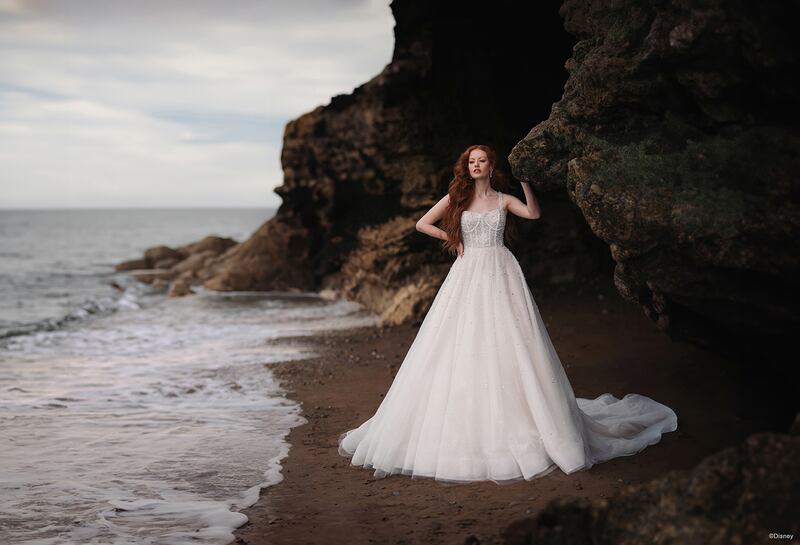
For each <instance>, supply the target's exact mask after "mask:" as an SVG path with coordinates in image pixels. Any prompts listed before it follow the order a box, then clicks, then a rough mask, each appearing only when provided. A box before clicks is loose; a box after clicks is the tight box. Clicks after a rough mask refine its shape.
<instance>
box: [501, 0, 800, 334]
mask: <svg viewBox="0 0 800 545" xmlns="http://www.w3.org/2000/svg"><path fill="white" fill-rule="evenodd" d="M561 14H562V16H563V17H564V24H565V28H566V29H567V30H568V31H569V32H570V33H571V34H573V35H574V36H575V37H576V38H577V39H578V40H579V41H578V43H577V44H576V46H575V49H574V53H573V55H572V58H571V59H570V60H569V62H568V63H567V69H568V70H569V72H570V77H569V79H568V81H567V82H566V85H565V86H564V95H563V97H562V98H561V100H560V101H558V102H557V103H556V104H554V105H553V109H552V111H551V113H550V116H549V118H548V119H547V120H546V121H544V122H543V123H540V124H538V125H536V126H535V127H533V129H532V130H531V131H530V133H529V134H528V135H527V136H526V137H525V138H524V139H523V140H522V141H521V142H520V143H518V144H517V145H516V146H515V147H514V149H513V151H512V152H511V157H510V161H511V163H512V165H513V169H514V172H515V173H516V174H517V175H521V176H527V177H530V178H531V179H533V180H535V183H536V187H538V188H539V189H540V190H542V191H545V190H550V189H556V190H559V191H563V192H564V193H565V194H566V195H568V196H569V199H570V201H571V202H573V203H574V204H575V205H576V206H577V207H578V208H579V209H580V211H581V214H582V215H583V217H584V218H585V220H586V223H587V224H588V225H589V227H590V228H591V230H592V232H593V233H594V234H596V235H597V236H598V237H600V238H601V239H603V241H605V242H606V244H608V246H609V248H610V250H611V256H612V257H613V259H614V261H615V262H616V266H615V270H614V282H615V285H616V287H617V289H618V290H619V292H620V293H621V294H622V295H623V296H624V297H626V298H628V299H630V300H631V301H635V302H637V303H639V304H640V305H642V307H643V308H644V310H645V312H646V313H647V315H648V316H650V317H651V318H652V319H653V320H654V321H655V323H656V324H658V326H659V327H660V328H662V329H663V330H664V331H667V332H669V333H670V334H671V335H673V336H674V337H675V338H683V339H690V340H692V341H695V342H699V343H703V344H710V345H713V346H715V347H716V348H718V347H725V346H731V345H732V344H737V343H732V341H733V340H735V339H737V338H738V339H743V340H746V342H747V343H748V344H751V345H760V346H767V347H768V346H771V345H774V344H776V343H781V342H785V341H786V340H788V339H790V338H791V337H792V336H793V332H794V331H796V330H797V328H798V325H799V322H800V320H798V298H797V289H796V285H797V278H798V273H800V252H799V251H798V249H800V248H799V247H798V242H799V241H800V208H799V207H798V194H799V193H800V183H798V175H797V173H798V168H800V158H799V157H800V156H799V155H798V151H799V150H800V139H798V97H800V94H799V93H798V87H797V84H796V79H793V77H792V76H791V74H792V73H797V71H798V70H797V69H798V50H797V47H796V41H795V39H794V36H793V33H794V31H793V29H792V26H793V23H792V22H791V21H794V20H795V18H796V16H797V15H798V5H797V4H796V3H795V4H785V3H784V4H778V3H770V2H758V3H752V2H727V1H726V2H723V1H721V0H719V1H710V2H697V1H681V2H640V1H635V0H627V1H613V2H612V1H605V2H602V1H601V2H591V3H587V2H581V1H570V0H568V1H566V2H565V3H564V5H563V6H562V8H561Z"/></svg>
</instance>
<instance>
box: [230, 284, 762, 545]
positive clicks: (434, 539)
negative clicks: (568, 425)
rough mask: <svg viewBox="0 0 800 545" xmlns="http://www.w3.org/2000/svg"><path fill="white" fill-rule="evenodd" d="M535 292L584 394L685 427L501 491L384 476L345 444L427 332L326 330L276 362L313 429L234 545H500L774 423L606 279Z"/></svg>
mask: <svg viewBox="0 0 800 545" xmlns="http://www.w3.org/2000/svg"><path fill="white" fill-rule="evenodd" d="M532 291H533V295H534V298H535V299H536V302H537V304H538V305H539V308H540V309H541V312H542V316H543V318H544V319H545V321H546V325H547V328H548V332H549V334H550V336H551V338H552V340H553V343H554V345H555V347H556V349H557V350H558V352H559V355H560V358H561V361H562V363H563V365H564V367H565V369H566V372H567V375H568V376H569V378H570V381H571V382H572V386H573V389H574V391H575V394H576V396H578V397H587V398H594V397H596V396H598V395H600V394H602V393H605V392H610V393H612V394H614V395H615V396H617V397H622V396H623V395H625V394H626V393H629V392H633V393H639V394H643V395H647V396H649V397H652V398H653V399H655V400H657V401H660V402H663V403H665V404H666V405H668V406H670V407H672V408H673V409H674V410H675V411H676V413H677V414H678V430H677V431H676V432H672V433H668V434H666V435H665V436H664V437H663V438H662V440H661V442H660V443H658V444H656V445H652V446H650V447H648V448H646V449H645V450H644V451H642V452H640V453H639V454H637V455H635V456H629V457H622V458H617V459H614V460H611V461H608V462H605V463H602V464H598V465H596V466H594V467H592V468H590V469H589V470H588V471H583V472H578V473H574V474H572V475H565V474H564V473H562V472H561V471H560V470H559V469H556V470H555V471H553V472H551V473H550V474H548V475H545V476H544V477H541V478H539V479H534V480H532V481H520V482H516V483H514V484H510V485H505V486H499V485H497V484H495V483H492V482H479V483H470V484H463V485H445V484H442V483H438V482H436V481H434V480H431V479H411V478H410V477H407V476H401V475H395V476H392V477H389V478H386V479H375V478H374V477H373V475H372V471H371V470H368V469H363V468H358V467H354V466H351V465H350V462H349V459H347V458H343V457H341V456H340V455H339V454H338V452H337V439H338V437H339V435H340V434H341V433H343V432H344V431H347V430H349V429H352V428H353V427H355V426H357V425H358V424H360V423H361V422H363V421H364V420H366V419H367V418H369V417H370V416H371V415H372V414H373V413H374V411H375V409H376V408H377V407H378V405H379V404H380V401H381V399H382V396H383V395H384V393H385V392H386V390H387V389H388V388H389V386H390V384H391V382H392V379H393V377H394V375H395V373H396V372H397V369H398V367H399V365H400V364H401V363H402V361H403V358H404V356H405V354H406V351H407V350H408V348H409V346H410V345H411V343H412V341H413V340H414V336H415V334H416V332H417V330H418V326H419V324H417V325H415V326H411V325H406V326H398V327H392V328H384V329H379V328H365V329H356V330H346V331H339V332H330V333H326V334H324V335H321V336H319V337H317V338H316V339H315V340H314V342H315V343H316V345H317V349H318V350H319V352H320V354H321V355H320V357H317V358H314V359H311V360H306V361H301V362H286V363H279V364H273V366H272V367H273V369H274V371H275V373H276V375H277V377H278V378H279V379H280V381H281V384H282V386H283V387H284V388H285V389H286V390H287V392H288V395H289V397H291V398H292V399H295V400H297V401H299V402H300V403H301V404H302V408H303V412H302V414H303V416H304V417H305V418H306V419H308V423H307V424H305V425H302V426H299V427H296V428H294V429H293V430H292V431H291V432H290V434H289V436H288V441H289V442H290V443H291V449H290V452H289V456H288V457H287V458H286V459H284V461H283V475H284V480H283V481H282V482H280V483H279V484H277V485H275V486H273V487H270V488H267V489H265V490H263V491H262V495H261V498H260V499H259V501H258V502H257V503H256V504H255V505H254V506H253V507H252V508H250V509H248V510H246V511H245V514H246V515H247V516H248V517H249V520H250V522H248V523H247V524H246V525H244V526H242V527H241V528H240V529H239V530H238V531H237V534H236V535H237V543H240V544H249V545H258V544H273V545H274V544H283V543H287V544H288V543H292V544H301V543H326V544H338V543H350V544H359V543H425V544H434V543H449V544H453V543H464V542H465V540H468V539H469V540H470V541H472V542H473V543H474V539H470V536H474V537H475V538H477V540H479V542H480V543H482V544H487V543H502V542H503V530H504V529H505V528H506V527H507V526H508V525H509V524H510V523H511V522H512V521H514V520H517V519H519V518H522V517H526V516H535V515H536V513H537V512H538V511H539V510H541V509H542V508H543V507H544V506H545V505H546V504H547V503H548V502H550V501H551V500H553V499H555V498H559V497H565V496H577V497H584V498H587V499H589V500H593V499H599V498H608V497H611V496H613V495H614V494H615V493H617V492H618V491H619V490H621V489H622V488H623V487H625V486H626V485H629V484H634V483H640V482H645V481H648V480H651V479H654V478H657V477H660V476H662V475H663V474H664V473H666V472H668V471H670V470H680V469H688V468H690V467H692V466H694V465H695V464H697V463H698V462H699V461H700V460H702V459H703V458H705V457H706V456H708V455H710V454H712V453H714V452H716V451H718V450H720V449H722V448H724V447H727V446H730V445H734V444H736V443H738V442H740V441H741V440H742V439H744V438H745V437H746V436H747V435H749V434H750V433H753V432H755V431H759V430H763V429H767V428H768V427H769V423H768V422H765V421H761V420H758V419H750V418H748V417H746V415H740V414H739V407H741V406H743V404H744V400H743V396H742V394H741V393H740V387H739V386H738V385H739V384H740V379H739V378H737V372H738V371H736V367H735V366H734V365H733V364H732V362H730V361H727V360H725V359H724V358H722V357H720V356H718V355H715V354H713V353H711V352H707V351H704V350H702V349H700V348H698V347H695V346H692V345H689V344H686V343H680V342H673V341H671V340H670V339H669V338H668V337H667V336H666V335H664V334H663V333H661V332H659V331H657V330H656V328H655V326H654V325H653V324H652V323H651V322H650V321H649V320H648V319H647V318H646V317H645V316H644V315H643V313H642V312H641V310H640V309H639V308H638V307H637V306H635V305H632V304H630V303H628V302H626V301H624V300H622V299H621V298H620V296H619V295H618V294H617V293H616V292H615V291H614V290H613V287H611V286H610V283H608V282H598V284H597V285H594V286H590V285H585V284H584V285H582V286H577V285H564V286H561V287H558V288H550V287H548V288H547V289H537V288H535V287H534V288H533V289H532ZM280 342H282V343H291V342H297V341H292V340H282V341H280ZM743 416H744V417H743Z"/></svg>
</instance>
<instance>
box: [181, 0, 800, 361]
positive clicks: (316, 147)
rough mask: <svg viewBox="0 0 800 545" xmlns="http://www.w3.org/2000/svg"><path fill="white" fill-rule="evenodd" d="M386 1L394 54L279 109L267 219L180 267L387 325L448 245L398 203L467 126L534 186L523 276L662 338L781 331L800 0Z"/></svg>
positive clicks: (436, 167)
mask: <svg viewBox="0 0 800 545" xmlns="http://www.w3.org/2000/svg"><path fill="white" fill-rule="evenodd" d="M523 4H531V5H523ZM476 10H477V11H476ZM392 11H393V13H394V15H395V18H396V21H397V24H396V27H395V39H396V43H395V50H394V54H393V57H392V60H391V62H390V63H389V64H388V65H387V66H386V67H385V68H384V70H383V71H382V72H381V73H380V74H378V75H377V76H375V77H374V78H373V79H372V80H370V81H368V82H367V83H365V84H363V85H361V86H360V87H358V88H357V89H355V90H354V91H353V93H351V94H349V95H340V96H337V97H334V98H333V99H332V100H331V102H330V104H328V105H326V106H322V107H319V108H317V109H315V110H314V111H312V112H309V113H307V114H305V115H303V116H301V117H300V118H298V119H296V120H294V121H292V122H290V123H289V124H288V125H287V127H286V129H285V135H284V147H283V152H282V163H283V169H284V183H283V185H282V186H280V187H279V188H277V189H276V192H277V193H278V194H279V195H280V196H281V197H282V199H283V204H282V205H281V207H280V209H279V210H278V212H277V214H276V216H275V217H274V218H272V219H271V220H270V221H268V222H267V223H266V224H264V225H263V226H262V227H261V228H260V229H259V230H258V231H257V232H256V233H255V234H254V235H253V236H252V237H251V238H250V240H247V241H245V242H243V243H242V244H239V245H237V246H235V247H233V248H230V249H229V250H227V251H226V252H225V253H224V254H220V255H219V256H217V257H215V258H214V259H212V260H209V261H208V262H207V264H208V266H207V267H205V269H204V270H203V271H202V273H200V272H198V273H197V274H196V275H195V277H194V278H195V281H197V280H199V281H203V282H204V284H205V285H206V287H209V288H211V289H218V290H231V289H236V290H240V289H263V290H269V289H279V290H285V289H301V290H319V289H325V288H330V289H332V290H335V291H337V292H339V293H340V294H342V295H344V296H346V297H350V298H353V299H356V300H358V301H360V302H362V303H364V304H365V305H366V306H368V307H369V308H371V309H372V310H374V311H376V312H378V313H379V314H380V315H381V316H382V317H383V320H384V322H385V323H399V322H404V321H408V320H415V319H419V318H420V317H421V316H423V315H424V313H425V311H426V310H427V307H428V305H429V303H430V301H431V300H432V298H433V295H434V294H435V292H436V288H437V286H438V285H439V284H440V282H441V280H442V277H443V275H444V274H445V273H446V271H447V268H448V267H449V264H450V263H451V262H452V257H451V256H449V255H447V254H444V253H443V252H442V250H441V249H440V246H439V241H436V240H433V239H431V238H429V237H426V236H425V235H423V234H421V233H418V232H416V231H415V229H414V222H415V221H416V219H418V218H419V217H420V216H421V215H422V214H423V213H424V212H425V210H427V208H428V207H430V206H431V205H432V204H433V203H434V202H436V200H437V199H438V198H440V197H441V196H442V195H443V194H444V193H445V192H446V187H447V183H448V181H449V179H450V177H451V169H452V163H453V162H454V160H455V158H456V157H457V155H458V153H459V152H460V151H461V150H463V149H464V148H465V147H466V146H467V145H469V144H472V143H477V142H483V143H488V144H490V145H493V146H495V148H496V149H498V150H499V152H500V153H501V155H503V154H505V153H506V152H510V156H509V162H510V166H511V167H512V170H513V172H514V174H516V175H517V176H520V177H525V178H529V179H531V180H532V181H533V183H534V187H535V189H536V193H537V196H538V197H539V199H540V201H541V205H542V211H543V215H542V219H540V220H537V221H536V222H522V221H520V223H524V225H522V237H521V238H520V240H519V241H518V243H517V244H516V245H515V247H512V250H513V251H514V252H515V254H516V255H517V257H518V259H519V261H520V263H521V265H522V267H523V269H524V270H525V271H526V274H527V276H528V280H529V281H530V282H531V283H532V284H546V283H553V282H563V281H573V280H581V279H585V278H588V277H598V276H599V277H601V278H604V279H607V281H608V282H614V284H615V285H616V287H617V289H618V290H619V292H620V293H621V294H622V295H623V296H624V297H626V298H628V299H630V300H631V301H633V302H636V303H638V304H640V305H641V306H642V307H643V308H644V311H645V313H646V314H647V315H648V316H650V317H651V318H652V319H653V321H654V322H655V323H656V324H657V325H658V326H659V327H660V328H662V329H663V330H664V331H665V332H667V333H669V334H670V335H672V336H673V337H674V338H679V339H688V340H691V341H693V342H697V343H701V344H704V345H707V346H712V347H714V348H715V349H723V350H727V351H729V352H737V351H738V350H740V349H741V348H742V347H745V348H747V347H750V348H754V349H753V350H752V351H751V352H752V353H751V355H754V356H755V355H758V354H761V353H763V352H764V350H765V349H766V348H770V349H771V348H772V347H776V346H781V345H785V344H786V343H787V342H790V341H791V340H792V334H793V332H794V331H795V330H796V329H797V327H798V322H800V319H799V318H798V306H800V305H799V304H798V297H797V290H796V289H795V283H796V282H795V280H794V279H795V278H796V277H797V276H798V268H799V265H800V263H799V260H800V252H798V249H799V248H798V241H800V237H799V236H798V235H799V234H800V233H798V225H799V224H800V213H798V193H800V184H798V182H797V181H796V176H795V172H796V171H797V168H798V166H800V165H798V162H800V160H798V153H797V152H798V130H797V127H798V125H797V121H798V119H797V118H798V108H797V107H796V106H797V100H798V93H797V85H796V84H795V83H794V79H793V78H792V76H791V74H792V73H794V72H796V67H797V48H796V47H795V46H794V41H793V39H792V34H791V30H790V24H791V23H790V21H793V20H794V17H793V16H794V15H797V13H796V12H797V11H798V8H797V7H796V4H780V5H779V4H774V3H750V2H743V1H742V2H724V3H723V2H722V1H721V0H717V1H709V2H702V3H701V2H698V1H689V0H686V1H682V2H640V1H636V0H614V1H611V0H606V1H599V2H591V3H587V2H580V1H566V2H564V3H563V5H561V4H560V3H558V2H537V3H532V2H531V3H515V2H511V1H504V2H501V3H500V4H496V5H493V7H492V9H485V5H484V4H482V3H470V2H468V3H466V4H465V3H463V2H461V3H456V2H448V1H440V2H435V3H426V2H415V1H413V0H395V1H394V2H393V3H392ZM476 13H479V14H480V16H476V15H475V14H476ZM565 29H566V31H568V33H567V32H565ZM573 46H574V47H573ZM565 66H566V69H567V71H565V70H564V67H565ZM559 98H560V100H559ZM518 196H521V193H518ZM184 280H185V279H184ZM184 284H185V281H184ZM184 291H186V290H179V292H181V293H182V292H184ZM766 359H769V357H767V358H766Z"/></svg>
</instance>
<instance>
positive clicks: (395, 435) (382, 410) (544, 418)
mask: <svg viewBox="0 0 800 545" xmlns="http://www.w3.org/2000/svg"><path fill="white" fill-rule="evenodd" d="M500 203H501V205H500V207H499V208H496V209H494V210H491V211H488V212H483V213H478V212H470V211H465V212H464V213H463V214H462V216H461V230H462V236H463V239H464V255H463V256H460V257H457V258H456V260H455V262H454V263H453V265H452V267H451V268H450V271H449V272H448V274H447V277H446V278H445V280H444V282H443V283H442V286H441V288H439V292H438V293H437V294H436V297H435V298H434V300H433V303H432V304H431V307H430V309H429V310H428V313H427V315H426V317H425V320H424V321H423V322H422V325H421V326H420V328H419V331H418V332H417V336H416V338H415V339H414V342H413V343H412V345H411V347H410V348H409V350H408V353H407V354H406V357H405V359H404V360H403V363H402V365H401V366H400V368H399V369H398V371H397V375H396V376H395V379H394V382H393V383H392V385H391V387H390V388H389V390H388V392H387V393H386V396H385V397H384V399H383V401H382V402H381V404H380V406H379V407H378V409H377V411H376V412H375V414H374V415H373V416H372V417H371V418H369V419H368V420H367V421H366V422H364V423H363V424H361V425H360V426H359V427H357V428H356V429H353V430H350V431H347V432H345V433H343V434H341V436H340V437H339V453H340V454H341V455H342V456H346V457H352V460H351V465H355V466H359V467H364V468H372V469H374V470H375V473H374V476H375V477H386V476H388V475H392V474H398V473H400V474H404V475H411V476H412V478H416V477H428V478H434V479H436V480H437V481H443V482H447V483H460V482H468V481H482V480H491V481H494V482H496V483H498V484H503V483H506V482H513V481H517V480H520V479H526V480H530V479H533V478H536V477H541V476H543V475H545V474H547V473H549V472H550V471H552V470H554V469H555V468H556V467H558V468H560V469H561V470H562V471H563V472H564V473H567V474H569V473H574V472H576V471H579V470H584V469H588V468H589V467H591V466H593V465H594V464H596V463H598V462H603V461H606V460H610V459H611V458H616V457H618V456H629V455H632V454H636V453H637V452H639V451H641V450H642V449H644V448H645V447H647V446H648V445H652V444H654V443H657V442H658V441H659V440H660V439H661V435H662V434H663V433H666V432H670V431H674V430H676V429H677V421H678V419H677V416H676V415H675V412H674V411H673V410H672V409H670V408H669V407H667V406H665V405H662V404H661V403H658V402H657V401H654V400H652V399H650V398H648V397H645V396H642V395H638V394H627V395H626V396H625V397H623V398H622V399H617V398H616V397H614V396H613V395H611V394H608V393H606V394H603V395H601V396H600V397H598V398H597V399H582V398H577V399H576V398H575V394H574V393H573V391H572V386H571V385H570V383H569V380H568V379H567V375H566V373H565V372H564V368H563V367H562V365H561V361H560V360H559V357H558V355H557V354H556V351H555V349H554V347H553V344H552V342H551V341H550V337H549V335H548V334H547V330H546V329H545V325H544V322H543V321H542V317H541V315H540V313H539V309H538V307H537V306H536V303H535V302H534V300H533V297H532V295H531V292H530V290H529V288H528V285H527V283H526V281H525V277H524V275H523V273H522V269H521V268H520V266H519V262H518V261H517V259H516V258H515V257H514V255H513V254H512V253H511V251H510V250H509V249H508V248H507V247H506V246H505V245H504V244H503V231H504V229H505V219H506V211H505V209H504V206H503V204H502V203H503V196H502V194H501V195H500Z"/></svg>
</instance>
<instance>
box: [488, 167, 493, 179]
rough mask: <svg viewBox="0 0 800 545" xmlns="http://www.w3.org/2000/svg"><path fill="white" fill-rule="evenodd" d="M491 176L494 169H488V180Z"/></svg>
mask: <svg viewBox="0 0 800 545" xmlns="http://www.w3.org/2000/svg"><path fill="white" fill-rule="evenodd" d="M492 174H494V169H493V168H492V169H489V178H490V179H491V177H492Z"/></svg>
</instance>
